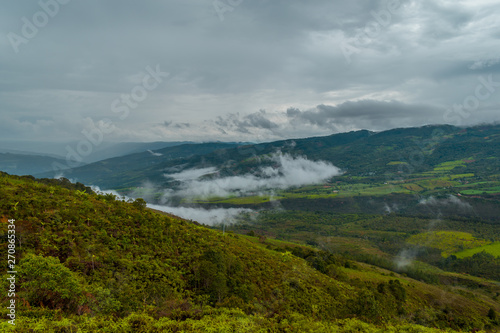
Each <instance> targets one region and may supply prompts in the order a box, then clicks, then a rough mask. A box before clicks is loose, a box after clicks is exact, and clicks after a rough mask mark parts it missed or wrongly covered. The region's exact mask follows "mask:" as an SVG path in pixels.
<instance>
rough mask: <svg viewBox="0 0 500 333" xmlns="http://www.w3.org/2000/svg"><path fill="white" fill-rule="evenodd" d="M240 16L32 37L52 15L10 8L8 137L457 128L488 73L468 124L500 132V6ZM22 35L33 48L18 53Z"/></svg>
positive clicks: (5, 75) (111, 7)
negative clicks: (459, 111)
mask: <svg viewBox="0 0 500 333" xmlns="http://www.w3.org/2000/svg"><path fill="white" fill-rule="evenodd" d="M55 2H58V1H55ZM42 3H45V2H43V1H42ZM394 3H396V5H395V6H394V8H392V7H391V5H390V4H394ZM231 6H232V7H231V9H232V10H230V11H227V12H225V13H224V14H223V15H222V17H221V15H220V13H218V12H217V9H216V8H215V7H214V6H213V1H206V0H193V1H189V2H187V1H182V0H171V1H152V0H145V1H141V2H133V1H121V0H109V1H106V2H105V3H103V2H102V1H97V0H89V1H70V2H68V3H67V4H65V5H62V4H61V5H60V6H59V7H58V8H57V13H55V14H54V15H53V17H52V16H50V19H49V20H48V21H47V22H42V23H43V24H41V23H38V25H39V27H36V30H37V31H36V33H35V32H32V33H31V34H28V35H27V34H26V31H28V30H29V29H27V28H26V24H27V23H26V22H30V23H31V24H33V18H34V17H35V18H36V17H41V16H40V15H38V16H37V13H40V12H41V13H42V14H43V11H44V9H43V8H42V7H41V6H40V5H39V2H37V1H28V2H25V1H23V2H21V1H9V2H6V3H5V4H4V6H3V7H2V11H1V13H0V28H1V30H2V31H4V34H3V38H0V51H1V52H0V68H1V74H2V75H0V110H1V111H0V112H1V115H2V122H1V123H0V139H2V140H17V141H33V142H39V141H43V140H46V141H59V142H61V141H62V142H68V141H78V140H82V139H85V137H84V135H83V134H82V130H84V129H85V130H91V128H92V126H93V124H97V123H98V122H99V121H101V120H103V119H110V120H112V122H113V124H114V125H115V126H114V130H113V131H111V132H110V133H107V134H106V135H105V137H104V140H105V141H182V140H190V141H206V140H223V141H269V140H274V139H282V138H294V137H305V136H313V135H322V134H331V133H332V132H339V131H349V130H354V129H361V128H366V129H370V130H383V129H388V128H392V127H400V126H416V125H424V124H428V123H450V122H451V120H450V117H448V118H446V117H444V114H445V113H446V111H447V109H449V108H451V107H453V106H454V105H455V104H461V103H463V101H464V99H466V98H467V97H468V96H471V95H472V96H474V94H475V91H476V86H477V84H478V82H479V81H478V77H480V76H482V77H488V75H492V78H493V82H495V85H494V86H492V87H493V88H494V89H493V91H491V94H490V96H488V98H485V99H481V100H480V103H479V105H478V106H477V108H475V110H474V111H473V112H467V115H466V116H461V118H460V121H461V123H462V124H464V125H466V124H476V123H480V122H484V121H490V122H491V121H497V120H499V116H498V114H499V113H498V109H499V107H500V86H498V85H497V83H498V82H500V62H499V60H498V59H499V58H498V54H497V51H496V50H497V49H498V40H499V38H500V32H499V30H498V21H499V20H500V3H498V1H493V0H481V1H472V0H464V1H459V2H450V1H448V0H436V1H430V0H424V1H416V0H401V1H385V0H376V1H368V0H355V1H348V2H347V1H344V2H340V1H329V0H317V1H314V2H310V1H309V2H308V1H300V0H287V1H285V0H273V1H269V0H262V1H243V2H238V1H234V2H232V4H231ZM130 17H133V18H134V19H133V20H130V19H129V18H130ZM23 31H24V32H23ZM12 34H16V35H18V36H20V37H21V38H24V40H23V42H22V43H21V44H19V45H17V49H18V52H17V53H16V52H15V49H16V47H14V46H13V42H12V38H11V37H12ZM9 36H10V37H9ZM346 47H347V48H348V49H349V50H350V54H349V56H348V57H346V53H345V48H346ZM347 58H349V60H350V61H347V60H348V59H347ZM157 65H158V66H159V68H160V69H161V71H162V72H164V73H168V75H165V76H164V77H162V79H163V80H161V82H159V84H158V85H155V84H154V82H155V81H153V80H152V79H151V80H147V79H146V77H147V75H148V73H149V72H148V68H156V66H157ZM144 82H146V85H145V83H144ZM153 86H155V87H154V89H150V90H149V89H146V90H144V87H153ZM488 91H489V90H488ZM483 92H484V91H483ZM134 96H135V97H134ZM116 100H118V101H119V102H120V104H114V102H115V101H116ZM118 106H119V107H120V108H121V111H120V109H117V107H118ZM124 108H128V112H125V109H124ZM115 111H118V112H115ZM125 115H126V116H125ZM60 155H64V151H62V152H61V153H60Z"/></svg>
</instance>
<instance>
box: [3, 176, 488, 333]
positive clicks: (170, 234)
mask: <svg viewBox="0 0 500 333" xmlns="http://www.w3.org/2000/svg"><path fill="white" fill-rule="evenodd" d="M0 185H1V186H0V196H1V197H2V198H6V200H2V201H1V202H0V218H1V221H2V222H3V221H5V219H6V218H14V219H16V232H17V236H18V239H17V240H18V243H16V245H18V246H19V250H20V252H19V256H18V258H17V259H18V261H19V263H18V266H17V267H18V271H19V272H20V273H19V288H20V289H19V297H20V299H21V300H24V301H22V302H20V303H19V308H18V311H19V312H18V313H19V315H20V317H19V318H18V319H19V321H18V325H17V326H16V329H17V330H18V331H20V332H23V331H29V329H33V330H35V331H43V332H71V331H76V330H77V329H79V330H80V331H81V332H141V331H143V332H169V331H186V332H189V331H194V332H196V331H207V330H212V331H214V332H226V331H227V332H232V331H241V332H245V331H248V332H259V331H262V332H294V331H298V332H308V331H309V332H322V331H324V332H335V331H340V332H349V331H356V330H358V331H366V332H370V331H374V332H377V331H378V332H385V331H387V332H390V331H391V330H392V331H395V332H396V331H397V330H400V331H403V332H404V329H407V328H406V327H409V328H408V329H407V331H411V330H410V329H414V330H421V331H423V332H424V331H425V330H427V331H432V330H431V329H430V328H429V329H427V328H422V327H419V326H414V325H412V323H415V322H417V319H415V318H417V317H416V316H415V317H413V314H414V313H415V311H416V309H418V308H422V309H424V310H425V311H427V312H426V313H431V312H432V313H438V309H439V308H440V305H439V304H437V305H436V303H438V301H439V296H434V295H432V294H430V293H427V294H424V295H421V294H420V293H421V290H424V289H425V288H430V287H431V286H429V285H424V284H422V287H421V288H416V287H410V286H409V284H410V283H415V281H414V280H410V279H407V278H405V277H402V276H398V277H393V278H389V277H388V276H387V273H381V272H380V271H378V270H375V269H366V267H367V266H366V265H364V264H361V263H359V262H355V261H354V260H357V258H354V257H353V258H351V259H348V258H346V256H345V255H344V254H342V253H334V251H332V250H331V249H330V248H329V247H328V245H329V244H330V245H331V243H328V242H325V241H324V239H314V238H312V237H311V234H310V233H309V229H308V228H309V226H307V225H305V226H304V223H303V224H302V226H301V225H300V224H299V222H300V219H301V218H315V219H316V220H315V223H311V228H313V229H314V230H315V231H314V232H321V230H322V228H332V230H335V228H339V230H338V232H342V233H345V235H348V234H350V235H353V234H355V232H359V231H363V230H364V227H363V225H364V224H363V223H361V222H360V220H362V219H363V218H364V217H363V218H362V217H361V216H360V215H357V214H356V215H354V214H352V215H346V216H339V215H335V214H322V213H306V212H304V213H303V215H301V216H294V215H293V213H290V215H285V216H287V217H288V218H290V220H291V222H290V223H291V224H293V226H294V228H296V229H297V232H299V233H306V236H305V240H307V241H308V242H309V244H317V245H318V246H321V247H322V248H323V250H317V249H314V248H311V247H309V246H304V245H294V244H291V243H286V242H278V241H274V240H272V239H271V237H270V236H269V235H268V233H259V234H266V236H269V237H262V238H260V239H257V238H256V237H247V236H241V235H236V234H234V233H228V232H226V234H225V235H222V233H220V232H217V231H215V230H210V229H208V228H205V227H202V226H199V225H196V224H193V223H188V222H186V221H183V220H181V219H177V218H174V217H172V216H170V215H166V214H158V213H155V212H153V211H151V210H149V209H146V208H144V207H143V205H142V202H140V201H139V202H137V203H126V202H122V201H120V200H117V198H116V197H115V196H113V195H96V194H92V193H90V194H87V193H83V191H82V190H80V189H66V188H62V187H60V186H56V185H53V184H49V185H47V184H41V183H37V182H34V181H33V180H30V179H29V178H20V177H10V176H6V175H0ZM16 203H17V204H16ZM12 207H16V209H15V210H14V209H13V208H12ZM273 219H274V220H273ZM281 219H282V217H279V215H277V214H270V215H269V220H270V221H269V223H270V224H272V223H275V224H276V225H277V226H278V225H279V224H280V223H281V221H282V220H281ZM391 219H393V220H395V219H396V217H391ZM368 220H369V221H368V222H369V223H374V224H376V221H378V220H377V217H374V216H372V217H371V218H370V219H368ZM412 221H413V220H412ZM368 222H367V223H368ZM389 222H391V223H387V225H388V226H390V227H391V225H393V224H394V225H396V226H399V225H400V224H401V223H399V224H398V223H396V222H395V221H389ZM393 222H394V223H393ZM346 223H347V224H351V225H350V226H349V227H348V228H346V227H345V226H344V224H346ZM377 223H378V222H377ZM417 224H418V223H417ZM379 225H380V224H379ZM0 226H2V231H1V232H2V233H3V235H0V236H2V237H0V241H1V242H2V244H0V245H2V246H5V245H6V244H5V243H6V240H7V239H6V237H5V233H6V228H4V226H5V224H4V223H1V224H0ZM394 228H396V227H394ZM246 231H248V230H246ZM366 231H367V230H364V232H365V235H368V236H367V237H368V239H372V238H370V237H373V239H379V238H377V237H379V236H380V235H378V234H376V233H375V234H368V233H366ZM326 235H328V233H326ZM384 235H385V236H384V237H386V236H387V235H388V234H384ZM402 238H403V239H404V237H402ZM363 240H364V238H363ZM314 242H316V243H314ZM373 257H376V256H373ZM384 274H385V275H384ZM433 288H437V287H433ZM438 290H440V289H438ZM447 295H455V296H456V294H451V293H450V294H447ZM460 300H461V302H463V303H464V304H465V305H464V307H466V308H467V311H464V310H462V308H460V307H459V306H458V305H457V306H455V305H454V304H451V305H450V309H451V310H450V311H451V312H453V313H456V314H457V315H458V316H460V320H461V322H460V323H459V324H455V326H454V327H456V328H469V327H473V328H475V327H477V328H481V327H482V326H484V325H485V324H486V323H488V324H491V320H490V319H489V318H488V317H487V312H488V309H489V307H491V305H488V306H486V305H485V304H483V303H482V302H481V301H476V300H474V299H470V300H468V299H464V298H460ZM0 301H1V303H2V304H1V305H2V307H1V308H3V309H4V310H2V311H3V312H2V314H5V311H6V310H5V309H6V307H5V304H6V302H8V299H7V298H6V297H5V296H4V297H3V298H2V299H1V300H0ZM433 302H434V303H433ZM460 306H461V305H460ZM403 310H404V311H403ZM433 311H434V312H433ZM495 311H498V309H497V308H496V307H495ZM480 314H481V315H480ZM441 322H443V323H444V321H442V320H441V319H440V317H438V316H437V315H436V316H432V317H430V319H429V320H427V321H425V325H428V326H435V325H437V324H440V323H441ZM1 325H2V326H0V327H1V328H2V329H3V328H5V327H8V326H5V324H4V323H2V324H1ZM440 325H441V324H440ZM443 325H444V324H443ZM443 327H451V324H449V325H448V326H443Z"/></svg>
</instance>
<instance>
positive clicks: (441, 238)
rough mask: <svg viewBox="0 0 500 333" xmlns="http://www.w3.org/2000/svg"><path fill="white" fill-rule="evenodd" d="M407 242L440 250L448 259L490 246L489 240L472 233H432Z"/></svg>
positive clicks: (414, 237) (416, 236)
mask: <svg viewBox="0 0 500 333" xmlns="http://www.w3.org/2000/svg"><path fill="white" fill-rule="evenodd" d="M406 242H407V243H408V244H413V245H423V246H428V247H433V248H436V249H439V250H441V251H442V253H441V254H442V255H443V257H447V256H449V255H450V254H453V253H456V252H458V251H461V250H463V249H475V248H478V247H483V246H484V245H487V244H489V242H488V241H487V240H484V239H478V238H476V237H474V236H472V235H471V234H470V233H467V232H460V231H432V232H425V233H420V234H417V235H414V236H411V237H410V238H408V239H407V240H406ZM499 250H500V247H499ZM479 252H480V251H479ZM471 255H472V254H471Z"/></svg>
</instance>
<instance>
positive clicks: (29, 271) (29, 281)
mask: <svg viewBox="0 0 500 333" xmlns="http://www.w3.org/2000/svg"><path fill="white" fill-rule="evenodd" d="M17 269H18V271H19V275H18V277H19V280H18V283H19V286H20V290H19V297H20V298H22V299H24V300H26V301H27V302H28V303H29V304H31V305H33V306H43V307H47V308H49V309H62V310H68V311H75V310H76V308H77V306H78V305H79V304H80V303H81V301H82V297H83V291H84V288H83V286H82V283H81V282H80V281H79V278H78V277H77V276H76V274H74V273H73V272H71V271H70V270H69V269H68V268H67V267H65V266H63V265H62V264H61V263H60V262H59V260H58V259H57V258H53V257H42V256H37V255H33V254H29V255H27V256H26V257H24V258H23V260H22V262H21V264H20V265H19V266H18V267H17Z"/></svg>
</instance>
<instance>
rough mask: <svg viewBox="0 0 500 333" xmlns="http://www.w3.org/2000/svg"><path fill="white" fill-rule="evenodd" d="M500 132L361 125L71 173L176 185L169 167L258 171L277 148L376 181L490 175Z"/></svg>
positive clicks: (112, 183) (113, 185)
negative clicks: (444, 170) (457, 171)
mask: <svg viewBox="0 0 500 333" xmlns="http://www.w3.org/2000/svg"><path fill="white" fill-rule="evenodd" d="M499 133H500V125H496V126H493V125H491V126H480V127H471V128H465V129H464V128H458V127H453V126H449V125H439V126H438V125H436V126H424V127H419V128H402V129H393V130H388V131H384V132H378V133H374V132H370V131H366V130H363V131H355V132H349V133H341V134H334V135H331V136H326V137H314V138H306V139H294V140H282V141H276V142H270V143H262V144H253V145H237V146H236V145H233V146H231V145H229V144H228V145H224V144H222V143H220V144H198V145H197V144H193V145H182V146H177V147H174V148H173V149H172V148H171V149H168V148H167V149H166V150H164V151H162V150H158V151H155V152H156V153H161V154H164V156H148V155H147V153H142V154H141V155H137V154H136V155H128V156H122V157H120V158H115V159H111V160H104V161H101V162H98V163H93V164H89V165H86V166H83V167H80V168H76V169H72V170H71V172H70V173H68V176H69V177H71V178H74V179H77V180H78V181H81V182H84V183H86V184H92V185H98V186H100V187H102V188H106V189H126V188H131V187H138V186H142V185H143V183H144V182H147V181H149V182H152V183H155V184H157V185H158V186H160V187H163V188H169V187H172V186H174V185H175V184H174V185H172V184H171V183H169V181H168V179H166V178H165V177H164V174H165V172H166V171H168V170H175V172H180V171H183V170H190V169H200V168H208V167H212V168H216V169H217V170H218V172H219V174H220V175H221V176H224V175H241V174H245V173H252V172H255V171H256V170H258V169H259V168H260V167H261V166H262V161H263V159H265V158H266V157H269V156H270V155H272V154H273V153H276V152H281V153H282V154H289V155H290V156H294V157H297V156H303V157H306V158H307V159H309V160H312V161H320V160H321V161H327V162H331V163H332V164H333V165H335V166H337V167H339V168H340V169H342V170H343V171H345V175H344V176H346V177H367V176H370V177H372V178H373V179H376V180H377V181H384V180H386V178H387V174H388V173H391V174H397V173H399V174H417V173H425V172H429V171H432V170H434V168H436V167H437V166H438V165H439V164H441V163H445V162H452V161H457V160H466V161H473V162H471V163H467V165H466V167H465V169H471V168H472V169H474V171H477V173H478V175H484V176H487V175H492V174H500V159H499V158H497V157H498V156H500V134H499ZM207 147H210V148H208V149H207ZM156 157H158V158H156ZM112 171H114V172H112ZM116 171H118V172H116ZM463 171H464V172H463V173H468V171H467V170H463ZM466 171H467V172H466ZM41 176H49V174H47V173H46V174H43V175H41Z"/></svg>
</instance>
